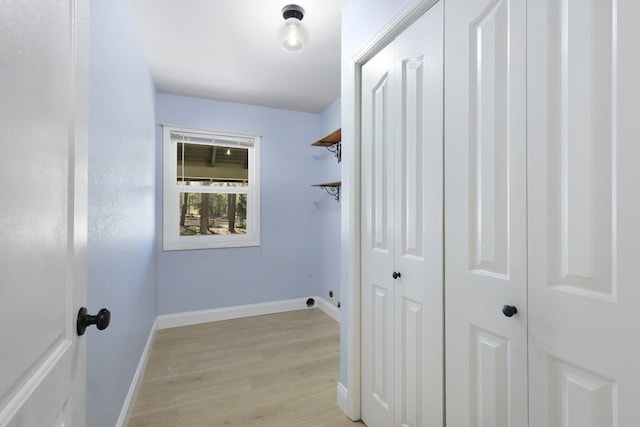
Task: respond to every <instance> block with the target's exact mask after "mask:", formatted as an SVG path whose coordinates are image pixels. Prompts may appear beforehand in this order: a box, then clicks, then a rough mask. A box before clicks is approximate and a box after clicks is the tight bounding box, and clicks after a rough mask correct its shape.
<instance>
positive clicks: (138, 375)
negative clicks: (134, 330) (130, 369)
mask: <svg viewBox="0 0 640 427" xmlns="http://www.w3.org/2000/svg"><path fill="white" fill-rule="evenodd" d="M157 331H158V318H157V317H156V320H155V321H154V322H153V325H152V326H151V331H150V332H149V337H148V338H147V343H146V344H145V346H144V350H143V351H142V354H141V355H140V360H139V361H138V367H137V368H136V372H135V374H133V379H132V380H131V385H130V386H129V391H128V392H127V397H126V398H125V400H124V404H123V405H122V410H121V411H120V416H119V417H118V422H117V423H116V427H126V426H127V425H128V424H129V418H130V417H131V412H132V411H133V404H134V403H135V400H136V395H137V394H138V389H139V388H140V383H141V382H142V377H143V376H144V370H145V369H146V367H147V362H148V361H149V356H150V355H151V348H152V347H153V341H154V340H155V338H156V332H157Z"/></svg>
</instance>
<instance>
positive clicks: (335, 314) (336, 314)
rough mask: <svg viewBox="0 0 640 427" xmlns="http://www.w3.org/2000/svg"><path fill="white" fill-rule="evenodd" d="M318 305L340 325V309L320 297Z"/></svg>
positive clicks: (317, 298)
mask: <svg viewBox="0 0 640 427" xmlns="http://www.w3.org/2000/svg"><path fill="white" fill-rule="evenodd" d="M316 303H317V306H318V308H319V309H320V310H322V311H324V312H325V313H327V315H328V316H329V317H331V318H332V319H333V320H335V321H336V322H338V323H340V309H339V308H338V307H336V306H335V305H333V304H331V303H330V302H329V301H327V300H326V299H324V298H320V297H316Z"/></svg>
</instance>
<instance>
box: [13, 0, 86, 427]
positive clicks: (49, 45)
mask: <svg viewBox="0 0 640 427" xmlns="http://www.w3.org/2000/svg"><path fill="white" fill-rule="evenodd" d="M0 10H2V13H1V14H0V33H1V34H2V35H1V36H0V58H1V59H0V64H1V65H0V93H1V94H2V95H1V96H0V130H1V131H2V142H1V144H2V155H1V156H0V173H1V174H2V185H1V186H0V194H1V197H0V199H1V200H2V202H1V205H0V224H1V226H0V271H1V272H2V273H1V274H0V277H1V278H2V279H1V283H0V426H11V427H13V426H20V427H42V426H46V427H50V426H67V427H69V426H75V427H82V426H84V425H85V424H86V420H85V415H84V402H85V400H84V388H85V376H84V372H85V347H86V345H85V344H84V343H83V341H84V340H83V339H81V338H79V337H78V336H77V334H76V327H75V322H76V315H77V313H78V310H79V309H80V307H81V306H82V305H83V304H84V302H85V297H86V296H85V292H86V291H85V286H86V271H85V270H86V262H85V256H86V243H87V242H86V236H87V223H86V222H87V219H86V218H87V124H88V120H87V112H88V68H89V63H88V59H89V51H88V43H89V31H88V30H89V28H88V25H89V11H88V2H87V1H86V0H76V1H74V0H55V1H53V0H29V1H13V0H0Z"/></svg>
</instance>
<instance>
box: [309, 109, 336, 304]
mask: <svg viewBox="0 0 640 427" xmlns="http://www.w3.org/2000/svg"><path fill="white" fill-rule="evenodd" d="M340 118H341V117H340V98H338V99H337V100H336V101H335V102H333V103H332V104H331V105H329V106H328V107H327V108H326V109H325V110H324V111H323V112H322V113H320V135H321V136H324V135H327V134H329V133H331V132H333V131H334V130H336V129H338V128H339V127H340ZM312 149H313V150H315V151H314V156H315V157H316V159H317V162H318V179H317V182H332V181H340V179H341V178H340V174H341V170H340V163H338V159H337V158H336V156H335V155H334V154H333V153H331V152H329V150H327V149H326V148H323V147H313V148H312ZM315 205H316V208H317V209H318V231H319V236H318V240H319V242H320V245H319V246H320V266H321V267H320V271H319V291H318V295H319V296H320V297H322V298H324V299H326V300H327V301H329V291H333V302H334V304H337V303H338V301H341V296H340V203H339V202H337V201H336V200H335V199H334V198H333V197H332V196H330V195H328V194H327V193H326V192H325V191H323V190H319V191H318V193H317V194H316V195H315Z"/></svg>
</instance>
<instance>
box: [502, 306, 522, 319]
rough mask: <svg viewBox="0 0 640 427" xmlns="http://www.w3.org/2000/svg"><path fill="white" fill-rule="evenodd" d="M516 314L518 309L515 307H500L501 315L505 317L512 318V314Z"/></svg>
mask: <svg viewBox="0 0 640 427" xmlns="http://www.w3.org/2000/svg"><path fill="white" fill-rule="evenodd" d="M517 312H518V309H517V308H516V306H515V305H504V306H502V314H504V315H505V316H507V317H512V316H513V315H514V314H516V313H517Z"/></svg>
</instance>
